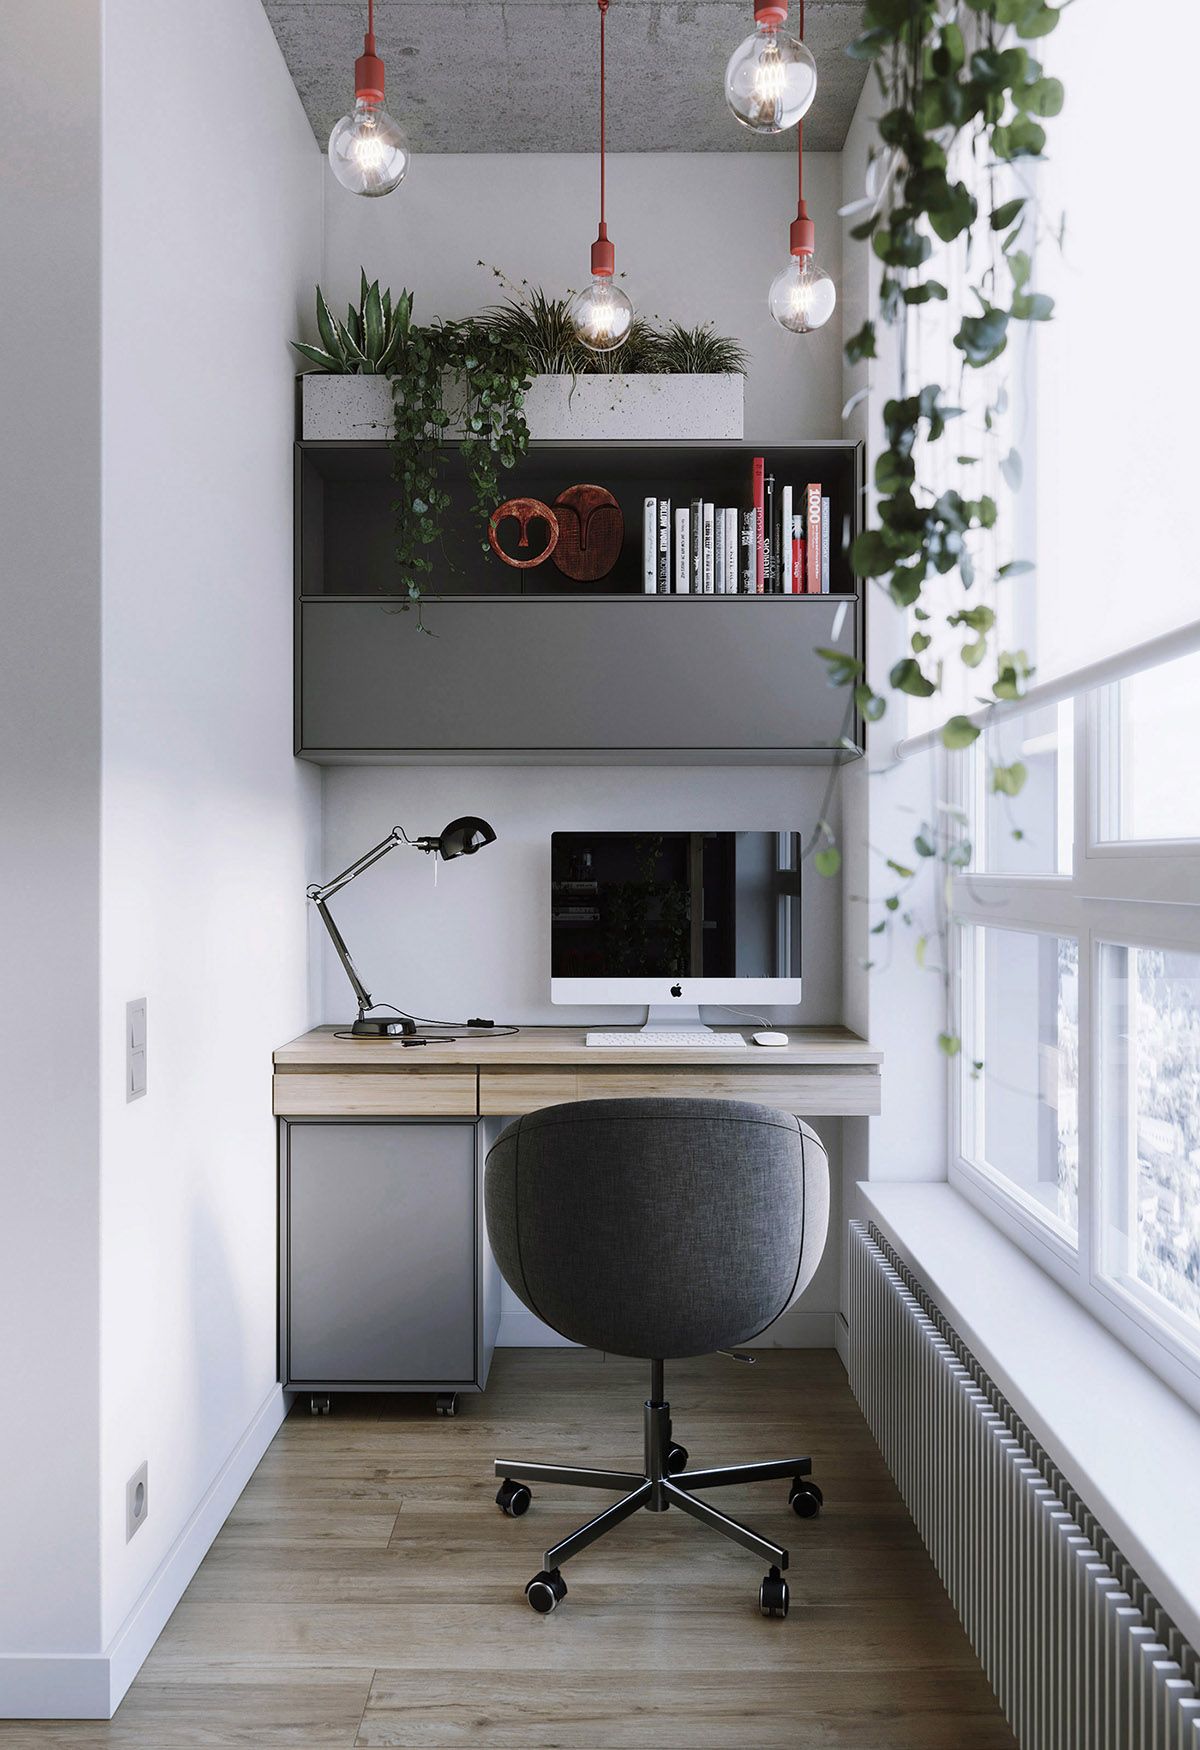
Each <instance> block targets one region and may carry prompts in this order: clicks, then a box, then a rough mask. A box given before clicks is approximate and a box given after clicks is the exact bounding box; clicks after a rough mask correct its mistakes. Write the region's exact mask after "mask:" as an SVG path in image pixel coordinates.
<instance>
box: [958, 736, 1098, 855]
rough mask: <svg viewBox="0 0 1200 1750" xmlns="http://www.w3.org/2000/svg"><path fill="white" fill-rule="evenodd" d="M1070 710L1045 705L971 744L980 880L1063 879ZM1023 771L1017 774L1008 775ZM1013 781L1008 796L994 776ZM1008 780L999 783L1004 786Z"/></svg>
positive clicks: (1067, 847) (1071, 764)
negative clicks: (1013, 877) (1010, 877)
mask: <svg viewBox="0 0 1200 1750" xmlns="http://www.w3.org/2000/svg"><path fill="white" fill-rule="evenodd" d="M1074 721H1075V713H1074V707H1073V706H1072V705H1071V703H1070V702H1068V703H1066V704H1063V705H1045V706H1043V707H1042V708H1041V709H1040V710H1037V711H1030V712H1028V713H1027V714H1026V715H1024V716H1022V717H1019V718H1017V717H1014V718H1009V720H1008V721H1007V722H1005V723H999V724H997V725H996V727H995V728H994V729H987V730H985V731H984V733H983V734H982V735H981V736H980V738H979V740H978V741H977V742H976V743H975V778H974V785H975V806H974V809H973V816H972V817H973V820H974V822H975V859H974V867H975V869H976V870H977V871H978V872H979V873H980V874H987V875H1069V874H1070V873H1071V868H1072V849H1073V839H1074V831H1075V782H1074V777H1075V759H1074V733H1073V728H1074ZM1018 766H1019V767H1023V768H1024V772H1023V775H1022V774H1021V773H1016V772H1014V768H1016V767H1018ZM997 767H1001V768H1003V770H1004V771H1005V772H1006V773H1010V774H1014V776H1016V777H1021V783H1020V788H1019V789H1018V791H1017V794H1016V795H1015V796H1011V795H1009V794H1008V793H1007V791H1006V790H1005V789H1004V788H1003V787H1001V788H997V787H996V779H995V771H996V768H997ZM1007 781H1008V780H1005V782H1007Z"/></svg>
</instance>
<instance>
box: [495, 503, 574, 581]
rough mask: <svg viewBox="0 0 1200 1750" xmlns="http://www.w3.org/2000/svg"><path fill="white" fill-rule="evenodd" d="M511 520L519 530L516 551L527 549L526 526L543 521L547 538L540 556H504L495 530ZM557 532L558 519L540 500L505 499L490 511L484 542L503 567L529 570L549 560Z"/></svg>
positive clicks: (554, 545)
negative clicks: (486, 541) (508, 566)
mask: <svg viewBox="0 0 1200 1750" xmlns="http://www.w3.org/2000/svg"><path fill="white" fill-rule="evenodd" d="M510 519H511V520H512V521H513V522H515V523H516V524H517V527H518V528H519V529H520V531H521V538H520V540H519V541H518V542H517V552H518V554H519V553H520V551H521V548H522V547H525V548H528V546H529V525H530V523H532V522H539V521H540V522H544V523H545V525H546V528H547V530H548V531H549V535H550V539H549V541H548V542H547V544H546V545H545V547H543V549H542V551H541V552H540V553H535V554H534V556H533V558H532V559H521V558H517V557H514V556H513V555H512V554H511V553H506V552H505V551H504V548H503V547H502V546H501V545H500V539H499V536H498V535H497V533H496V531H497V529H498V528H499V526H500V524H501V523H503V522H508V521H509V520H510ZM560 534H561V529H560V527H559V521H558V518H557V517H556V516H555V514H554V512H553V511H552V510H551V509H550V506H549V505H548V504H543V503H542V501H541V499H540V498H509V499H506V500H505V502H504V503H503V504H501V505H499V506H497V508H496V509H495V510H494V511H493V512H492V514H491V516H490V517H489V518H488V542H489V544H490V545H491V549H492V552H493V553H494V554H495V555H496V557H497V559H503V561H504V563H505V564H506V565H512V566H515V567H516V569H517V570H518V571H529V570H531V569H532V567H533V566H535V565H542V564H544V563H545V561H546V560H547V559H549V557H550V555H551V553H553V552H554V550H555V548H556V547H557V546H558V542H559V537H560Z"/></svg>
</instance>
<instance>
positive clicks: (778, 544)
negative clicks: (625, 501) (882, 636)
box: [642, 456, 830, 595]
mask: <svg viewBox="0 0 1200 1750" xmlns="http://www.w3.org/2000/svg"><path fill="white" fill-rule="evenodd" d="M752 497H753V503H752V506H751V508H750V509H749V510H744V509H741V508H738V507H735V506H732V505H717V504H710V503H709V502H708V501H707V500H706V499H702V498H694V499H692V501H691V503H690V504H689V505H687V506H686V507H685V506H683V505H677V506H675V507H674V508H673V507H672V504H671V500H670V499H669V498H647V499H646V500H645V501H644V516H643V524H642V583H643V588H644V590H645V593H646V594H647V595H828V593H829V542H830V508H829V498H828V495H827V494H826V493H825V492H824V491H823V490H822V488H821V486H820V484H819V483H810V484H809V485H807V486H803V487H793V486H791V485H788V486H782V487H780V488H779V490H778V491H777V490H776V483H775V476H774V475H773V474H767V473H766V472H765V469H764V463H763V458H762V457H761V456H755V458H754V468H753V475H752Z"/></svg>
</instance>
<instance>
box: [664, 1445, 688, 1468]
mask: <svg viewBox="0 0 1200 1750" xmlns="http://www.w3.org/2000/svg"><path fill="white" fill-rule="evenodd" d="M687 1461H688V1449H687V1447H686V1446H680V1445H678V1444H677V1443H676V1442H675V1441H674V1440H673V1441H672V1442H671V1444H670V1446H668V1447H667V1475H668V1476H669V1477H677V1476H678V1475H679V1473H680V1471H681V1470H686V1469H687Z"/></svg>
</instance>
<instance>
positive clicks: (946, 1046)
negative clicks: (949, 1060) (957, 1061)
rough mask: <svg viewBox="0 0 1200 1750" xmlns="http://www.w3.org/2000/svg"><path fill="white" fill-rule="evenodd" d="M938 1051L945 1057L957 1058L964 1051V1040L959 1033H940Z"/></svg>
mask: <svg viewBox="0 0 1200 1750" xmlns="http://www.w3.org/2000/svg"><path fill="white" fill-rule="evenodd" d="M938 1050H939V1051H940V1052H941V1053H942V1055H943V1056H944V1057H957V1056H958V1054H959V1052H960V1051H961V1050H962V1040H961V1039H960V1038H959V1037H958V1034H957V1033H939V1034H938Z"/></svg>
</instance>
